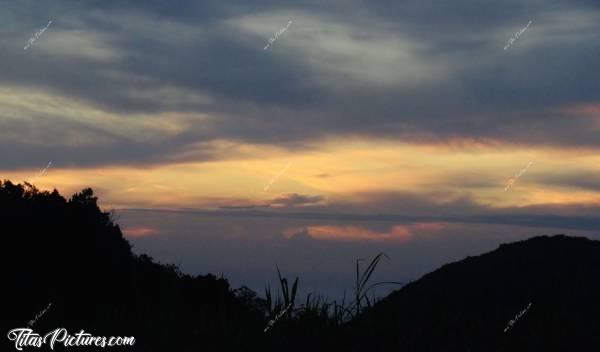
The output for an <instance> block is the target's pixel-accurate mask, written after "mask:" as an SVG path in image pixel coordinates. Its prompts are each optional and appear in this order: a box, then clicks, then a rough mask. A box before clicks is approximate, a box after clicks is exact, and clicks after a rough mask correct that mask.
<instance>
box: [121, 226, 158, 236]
mask: <svg viewBox="0 0 600 352" xmlns="http://www.w3.org/2000/svg"><path fill="white" fill-rule="evenodd" d="M157 233H158V231H157V230H156V229H153V228H151V227H144V226H134V227H130V228H127V229H123V234H124V235H125V236H128V237H148V236H154V235H156V234H157Z"/></svg>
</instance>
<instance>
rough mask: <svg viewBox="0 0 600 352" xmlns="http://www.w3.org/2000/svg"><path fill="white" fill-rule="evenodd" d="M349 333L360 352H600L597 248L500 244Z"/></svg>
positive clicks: (390, 303)
mask: <svg viewBox="0 0 600 352" xmlns="http://www.w3.org/2000/svg"><path fill="white" fill-rule="evenodd" d="M530 303H531V306H530V307H529V309H527V311H526V312H525V313H523V314H522V316H520V317H519V318H518V319H517V320H516V321H515V322H513V324H512V326H511V327H510V328H509V329H508V331H506V332H505V329H506V328H507V327H508V326H509V322H510V321H511V320H513V319H515V317H516V316H517V315H518V314H519V313H520V312H522V311H524V310H525V309H526V308H527V307H528V305H529V304H530ZM349 330H350V331H351V332H352V333H353V334H350V336H357V335H358V334H360V337H359V338H357V339H354V342H353V344H352V345H354V346H357V347H358V348H357V350H358V349H362V348H367V347H368V346H370V347H369V348H373V349H375V350H383V347H385V346H397V347H398V348H399V349H402V350H404V351H488V352H490V351H598V350H600V242H598V241H591V240H588V239H586V238H582V237H567V236H564V235H556V236H552V237H548V236H541V237H534V238H531V239H528V240H526V241H521V242H515V243H511V244H503V245H501V246H500V247H499V248H498V249H496V250H495V251H492V252H490V253H487V254H484V255H480V256H477V257H468V258H466V259H464V260H461V261H459V262H456V263H452V264H447V265H444V266H443V267H441V268H440V269H438V270H436V271H434V272H432V273H429V274H427V275H425V276H424V277H422V278H421V279H420V280H418V281H416V282H413V283H411V284H409V285H406V286H405V287H403V288H402V289H401V290H398V291H395V292H394V293H392V294H390V295H389V296H388V297H386V298H385V299H383V300H382V301H380V302H378V304H376V305H375V307H374V309H372V310H371V311H369V312H368V313H366V314H364V315H363V316H362V317H361V319H358V320H357V321H355V322H353V323H352V324H351V327H349Z"/></svg>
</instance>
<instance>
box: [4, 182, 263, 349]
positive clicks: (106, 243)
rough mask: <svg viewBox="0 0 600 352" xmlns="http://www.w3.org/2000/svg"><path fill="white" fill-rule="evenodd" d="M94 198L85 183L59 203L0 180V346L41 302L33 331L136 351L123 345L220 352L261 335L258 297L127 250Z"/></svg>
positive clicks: (11, 344)
mask: <svg viewBox="0 0 600 352" xmlns="http://www.w3.org/2000/svg"><path fill="white" fill-rule="evenodd" d="M96 201H97V199H96V197H94V196H93V192H92V190H91V189H86V190H83V191H82V192H81V193H78V194H75V195H74V196H73V197H72V198H71V199H69V200H66V199H64V198H63V197H61V196H60V195H59V194H58V192H56V191H54V192H52V193H50V192H39V191H38V190H37V189H35V188H34V187H32V186H25V187H24V186H22V185H14V184H12V183H11V182H9V181H7V182H4V183H1V182H0V231H1V234H2V235H1V238H0V258H1V260H2V261H1V266H0V267H1V268H2V281H3V285H2V291H3V295H2V301H1V303H0V307H1V312H0V313H1V314H0V319H1V323H2V331H3V333H2V335H3V337H2V346H5V347H7V348H0V350H2V351H12V350H15V347H14V342H9V341H8V339H7V332H8V331H9V330H10V329H14V328H22V327H26V324H27V322H28V321H29V320H31V319H34V317H35V316H36V314H38V313H39V312H41V311H42V310H44V309H45V308H46V307H47V306H48V305H49V304H50V303H51V304H52V305H51V307H50V308H49V309H48V310H47V312H46V313H45V314H44V315H43V316H42V317H41V318H40V319H39V320H38V321H37V322H36V323H35V324H34V326H33V330H34V332H37V333H40V334H41V335H42V336H43V335H44V334H45V333H47V332H49V331H51V330H54V329H56V328H59V327H65V328H67V329H68V331H69V333H71V334H75V333H77V332H79V330H80V329H84V330H85V331H86V332H90V333H93V335H94V336H134V337H135V338H136V341H137V343H136V345H135V348H133V349H132V348H128V349H127V350H137V351H192V350H193V351H223V350H228V349H233V348H239V347H241V346H247V345H249V344H253V341H252V339H254V338H257V337H262V336H263V334H262V328H263V327H264V325H265V323H266V318H265V315H264V309H262V310H261V307H262V304H263V303H264V302H263V301H261V300H259V299H257V298H256V297H255V295H254V292H252V291H250V290H247V289H240V290H232V289H230V287H229V283H228V282H227V280H225V279H222V278H221V279H217V278H216V277H214V276H213V275H207V276H196V277H192V276H189V275H184V274H182V273H180V272H179V270H178V269H177V268H176V267H175V266H173V265H162V264H158V263H155V262H153V260H152V259H151V258H150V257H148V256H146V255H140V256H136V255H134V254H132V252H131V246H130V244H129V243H128V242H127V240H125V239H124V238H123V236H122V234H121V231H120V229H119V226H118V225H115V224H113V223H112V221H111V220H110V215H109V214H108V213H104V212H102V211H100V209H99V208H98V206H97V204H96ZM33 349H35V350H38V349H37V348H33ZM74 349H78V350H81V349H85V350H90V349H98V348H89V347H71V348H70V349H69V350H74ZM26 350H32V347H28V348H26ZM42 350H46V349H42ZM59 350H60V349H59ZM102 350H104V349H102ZM109 350H119V349H118V348H115V347H111V348H109Z"/></svg>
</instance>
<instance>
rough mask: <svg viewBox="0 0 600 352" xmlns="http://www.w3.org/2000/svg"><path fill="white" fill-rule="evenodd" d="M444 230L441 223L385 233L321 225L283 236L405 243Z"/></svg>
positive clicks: (289, 232) (414, 226)
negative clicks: (416, 236) (423, 234)
mask: <svg viewBox="0 0 600 352" xmlns="http://www.w3.org/2000/svg"><path fill="white" fill-rule="evenodd" d="M445 228H446V224H443V223H416V224H410V225H395V226H392V227H391V228H390V229H389V230H387V231H376V230H372V229H368V228H366V227H362V226H335V225H321V226H308V227H307V228H293V229H288V230H286V231H284V235H285V237H287V238H292V237H294V236H295V235H297V234H304V235H308V236H310V237H311V238H314V239H323V240H372V241H406V240H409V239H410V238H411V237H412V236H414V235H416V234H417V233H418V232H430V231H439V230H443V229H445Z"/></svg>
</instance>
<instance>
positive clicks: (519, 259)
mask: <svg viewBox="0 0 600 352" xmlns="http://www.w3.org/2000/svg"><path fill="white" fill-rule="evenodd" d="M0 224H1V225H0V233H1V234H2V237H1V239H0V241H1V242H0V258H2V259H1V260H2V262H1V263H0V268H2V280H3V285H2V288H3V293H4V294H3V298H2V300H1V301H0V302H1V303H0V309H1V310H0V312H1V314H0V324H1V328H2V334H1V339H2V342H1V344H0V346H1V348H0V350H1V351H15V347H14V343H13V342H10V341H8V338H7V333H8V331H9V330H10V329H15V328H21V327H26V325H27V323H28V322H29V321H30V320H32V319H34V318H37V319H36V321H35V325H34V326H33V330H34V332H37V333H40V334H42V335H43V334H45V333H47V332H49V331H52V330H54V329H57V328H61V327H64V328H66V329H67V330H68V331H69V333H70V334H75V333H76V332H79V331H80V330H81V329H84V330H85V331H86V332H88V333H91V334H92V335H94V336H134V337H135V339H136V344H135V346H134V347H127V348H124V347H111V348H108V347H107V348H104V349H99V348H90V347H69V348H67V349H62V348H59V349H55V350H72V351H77V350H79V351H83V350H86V351H90V350H102V351H120V350H127V351H132V350H133V351H149V352H151V351H259V350H260V351H307V350H308V351H384V350H385V351H387V350H393V351H436V352H437V351H473V352H474V351H482V352H483V351H485V352H490V351H598V350H599V348H600V242H598V241H591V240H588V239H585V238H574V237H567V236H563V235H558V236H553V237H547V236H542V237H535V238H532V239H529V240H526V241H521V242H516V243H511V244H507V245H501V246H500V247H499V248H498V249H497V250H495V251H493V252H490V253H487V254H484V255H481V256H478V257H469V258H467V259H464V260H462V261H459V262H456V263H452V264H448V265H445V266H443V267H441V268H440V269H438V270H436V271H434V272H432V273H430V274H427V275H425V276H424V277H423V278H421V279H419V280H417V281H415V282H413V283H410V284H408V285H406V286H404V287H403V288H402V289H400V290H398V291H395V292H394V293H392V294H391V295H389V296H388V297H387V298H385V299H383V300H381V301H380V302H378V303H376V304H375V305H374V307H373V308H371V309H367V310H366V311H364V312H363V313H362V314H360V315H359V316H358V318H356V319H354V320H352V321H350V322H348V323H346V324H341V323H340V322H339V320H336V319H335V318H332V317H329V316H328V315H327V314H323V310H322V308H323V307H325V306H324V305H318V304H316V305H315V304H312V308H309V307H308V308H307V306H311V305H310V304H306V305H304V306H303V305H301V304H299V305H297V306H294V304H293V302H292V303H291V304H290V305H289V307H290V308H289V310H287V311H285V312H283V313H282V314H279V313H281V312H280V311H279V310H277V309H275V310H273V309H272V307H271V303H272V302H267V301H265V300H263V299H260V298H257V296H256V294H255V293H254V292H253V291H251V290H249V289H246V288H241V289H237V290H234V289H232V288H231V287H230V286H229V283H228V282H227V280H226V279H223V278H216V277H215V276H213V275H206V276H195V277H193V276H189V275H185V274H182V273H181V272H180V271H179V269H178V268H177V267H176V266H173V265H165V264H160V263H155V262H154V261H153V260H152V258H150V257H148V256H147V255H140V256H136V255H134V254H133V253H132V251H131V245H130V244H129V243H128V242H127V240H125V239H124V238H123V236H122V233H121V231H120V229H119V226H118V225H116V224H114V223H113V221H112V220H111V216H110V214H109V213H105V212H102V211H101V210H100V209H99V208H98V206H97V198H96V197H94V196H93V192H92V190H91V189H86V190H83V191H82V192H81V193H78V194H75V195H74V196H73V197H72V198H71V199H69V200H66V199H64V198H63V197H62V196H61V195H59V194H58V192H56V191H54V192H51V193H50V192H39V191H38V190H37V189H35V188H34V187H33V186H29V185H25V186H22V185H14V184H12V183H10V182H8V181H7V182H3V183H0ZM50 303H51V306H50V307H49V304H50ZM313 303H314V302H313ZM530 303H531V305H529V304H530ZM285 306H286V307H288V304H287V303H286V304H285ZM47 307H48V308H47ZM527 307H528V309H526V308H527ZM45 309H46V310H47V311H44V310H45ZM41 311H44V313H43V314H42V315H40V314H39V313H40V312H41ZM278 315H279V316H280V318H278V320H277V323H276V324H274V326H273V327H272V328H270V329H268V332H266V333H265V332H264V329H265V327H266V326H267V324H268V322H269V320H270V319H271V318H273V317H274V316H278ZM38 316H39V317H38ZM511 320H513V322H512V323H510V324H509V322H510V321H511ZM509 325H510V328H509V329H508V330H507V331H506V332H505V330H506V328H507V326H509ZM36 350H40V351H41V350H47V348H39V349H38V348H35V347H26V348H25V349H24V351H36Z"/></svg>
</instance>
